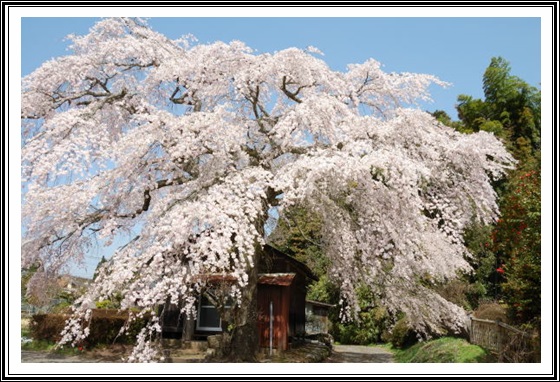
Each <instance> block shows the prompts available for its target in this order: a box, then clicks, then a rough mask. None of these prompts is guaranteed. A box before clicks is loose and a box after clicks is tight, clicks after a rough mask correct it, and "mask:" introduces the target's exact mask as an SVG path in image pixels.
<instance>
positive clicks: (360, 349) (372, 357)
mask: <svg viewBox="0 0 560 382" xmlns="http://www.w3.org/2000/svg"><path fill="white" fill-rule="evenodd" d="M325 362H328V363H366V362H371V363H390V362H395V361H394V359H393V354H392V353H391V352H389V351H388V350H385V349H383V348H381V347H376V346H373V347H372V346H359V345H334V346H333V352H332V354H331V356H330V357H329V358H327V359H326V360H325Z"/></svg>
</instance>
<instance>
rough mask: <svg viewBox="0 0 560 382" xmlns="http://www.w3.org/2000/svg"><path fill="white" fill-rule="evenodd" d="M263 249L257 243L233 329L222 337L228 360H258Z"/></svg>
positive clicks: (224, 355) (236, 311) (236, 310)
mask: <svg viewBox="0 0 560 382" xmlns="http://www.w3.org/2000/svg"><path fill="white" fill-rule="evenodd" d="M262 253H263V250H262V248H261V246H260V245H257V249H256V251H255V258H254V266H253V267H252V268H251V269H249V270H248V276H249V282H248V285H247V287H246V288H244V289H243V290H242V297H241V303H240V304H239V305H238V306H236V307H234V308H233V311H232V312H231V316H230V318H231V319H233V323H232V324H233V325H232V326H233V327H232V329H231V331H229V330H228V331H226V333H224V336H223V338H222V341H223V343H222V344H223V346H222V354H223V359H224V360H226V361H228V362H256V361H257V353H258V351H259V331H258V307H257V284H258V269H259V262H260V259H261V257H262Z"/></svg>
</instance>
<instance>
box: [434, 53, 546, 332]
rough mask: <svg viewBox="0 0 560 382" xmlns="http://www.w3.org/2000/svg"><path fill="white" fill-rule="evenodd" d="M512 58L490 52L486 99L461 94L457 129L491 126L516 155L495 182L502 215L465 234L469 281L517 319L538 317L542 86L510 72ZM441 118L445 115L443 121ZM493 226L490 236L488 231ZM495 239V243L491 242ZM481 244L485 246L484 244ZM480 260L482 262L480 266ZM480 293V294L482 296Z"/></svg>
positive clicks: (475, 128)
mask: <svg viewBox="0 0 560 382" xmlns="http://www.w3.org/2000/svg"><path fill="white" fill-rule="evenodd" d="M510 71H511V68H510V65H509V63H508V62H507V61H506V60H505V59H503V58H501V57H494V58H492V60H491V62H490V65H489V66H488V68H487V69H486V71H485V73H484V77H483V88H484V95H485V99H484V100H480V99H473V98H472V97H470V96H466V95H461V96H459V98H458V105H457V110H458V112H459V118H460V119H461V121H460V124H456V123H454V122H452V121H446V122H444V123H446V124H448V125H449V126H453V127H454V128H456V129H457V130H458V131H462V132H467V133H470V132H475V131H487V132H490V133H493V134H494V135H495V136H497V137H499V138H500V139H501V140H502V141H504V143H505V144H506V146H507V147H508V150H509V151H510V152H511V153H512V154H513V155H514V156H515V157H516V159H518V163H517V167H518V169H517V170H516V171H513V172H512V173H511V174H510V176H509V179H507V180H501V181H500V182H497V183H495V184H494V186H495V188H496V191H497V192H498V194H499V195H500V207H501V210H502V218H501V219H500V220H499V221H498V224H497V225H496V226H495V227H494V226H488V227H481V226H479V225H476V224H475V225H474V226H473V230H470V231H469V230H467V231H466V234H465V241H466V245H467V246H468V247H469V249H470V250H471V252H473V253H474V257H473V260H474V263H473V265H474V268H475V269H476V270H477V272H476V273H475V274H474V276H470V280H469V281H470V282H471V285H470V286H471V287H472V286H476V285H478V286H480V287H482V288H480V289H479V288H476V289H479V290H480V292H481V293H482V292H484V293H486V295H487V296H490V297H494V298H503V299H504V300H505V301H506V302H507V303H508V306H509V310H510V315H511V318H512V320H513V321H514V322H517V323H526V322H533V323H535V322H537V323H538V322H539V320H540V284H541V283H540V208H541V202H540V129H541V126H540V115H541V111H540V91H538V90H537V89H536V88H534V87H532V86H530V85H529V84H527V83H526V82H525V81H523V80H521V79H520V78H518V77H515V76H512V75H511V74H510ZM442 122H443V121H442ZM490 230H491V231H493V232H492V235H491V237H490V238H489V236H488V232H489V231H490ZM490 244H491V245H490ZM482 245H483V246H482ZM477 263H478V264H479V266H477ZM480 297H482V295H481V296H480Z"/></svg>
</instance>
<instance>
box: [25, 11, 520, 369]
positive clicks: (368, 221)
mask: <svg viewBox="0 0 560 382" xmlns="http://www.w3.org/2000/svg"><path fill="white" fill-rule="evenodd" d="M70 38H71V41H72V45H71V47H70V48H71V54H70V55H68V56H64V57H60V58H56V59H53V60H51V61H48V62H46V63H44V64H43V65H42V66H41V67H40V68H38V69H37V70H36V71H34V72H33V73H31V74H30V75H28V76H26V77H25V78H23V80H22V89H23V90H22V99H21V100H22V109H21V118H22V136H23V148H22V174H23V182H24V184H25V186H26V190H25V194H24V201H23V208H22V215H23V216H22V219H23V224H24V232H25V236H24V238H23V242H22V266H24V267H28V266H31V265H33V264H40V271H39V272H37V274H36V275H35V277H34V279H33V280H31V282H30V291H33V290H35V291H39V290H40V289H41V285H42V281H44V280H45V278H48V277H49V275H53V274H56V273H57V272H59V271H61V270H62V269H64V268H65V267H67V266H68V264H69V262H70V261H76V260H78V261H79V260H80V259H83V256H84V254H85V253H87V252H88V250H89V249H90V248H91V246H92V245H95V244H96V243H103V244H107V245H108V244H110V243H111V242H112V241H114V240H117V239H118V238H119V237H121V238H122V237H126V236H127V235H129V237H130V238H131V240H130V241H129V242H128V243H127V244H126V245H124V246H123V247H121V248H120V249H119V250H117V251H116V252H115V253H114V254H113V256H112V258H111V260H110V261H108V262H107V263H105V265H104V267H103V268H102V269H101V271H100V273H99V276H98V277H97V279H96V282H95V283H94V284H93V285H92V287H91V288H90V289H89V291H88V292H87V293H86V294H85V295H84V296H83V297H82V298H81V299H80V300H79V302H78V304H77V305H76V308H75V311H76V315H75V317H74V318H73V319H71V320H70V321H69V323H68V325H67V327H66V329H65V332H64V338H63V341H65V342H72V341H74V342H78V341H80V340H83V338H84V336H85V335H87V331H84V330H83V328H84V327H85V326H84V325H83V322H87V321H88V315H89V314H91V313H90V309H91V308H92V307H94V305H95V302H96V301H99V300H102V299H104V298H107V297H108V296H110V295H111V294H113V293H115V292H117V291H118V292H122V294H123V295H124V299H123V301H122V306H121V307H122V309H127V308H136V310H137V311H138V310H139V313H137V314H136V315H137V316H142V315H145V314H149V315H150V314H151V315H152V316H153V318H152V319H150V320H148V324H147V326H146V328H145V329H144V330H143V331H142V332H141V333H140V335H139V337H138V342H137V346H136V348H135V350H134V352H133V354H132V355H131V356H130V358H129V360H130V361H138V362H147V361H157V360H158V359H159V358H158V357H160V354H158V352H157V347H154V340H155V339H156V338H157V337H158V334H159V332H160V331H161V328H160V326H159V323H158V322H159V321H158V319H157V315H156V312H157V309H156V307H157V306H159V305H161V304H164V303H165V302H166V301H168V300H169V301H171V302H179V301H181V302H182V303H183V311H184V312H187V313H193V312H194V311H195V306H194V304H195V298H196V296H198V295H199V293H201V291H203V290H204V289H205V288H206V287H207V286H208V280H207V278H206V277H205V276H206V275H210V274H221V275H228V277H231V278H232V279H233V280H234V281H233V282H232V283H231V285H229V289H228V294H229V297H230V298H233V301H235V302H237V304H238V306H239V307H240V309H241V308H243V307H244V306H245V305H244V304H246V303H247V301H249V299H251V298H252V296H254V294H251V292H250V291H253V290H254V287H255V284H256V281H255V280H256V278H255V277H254V276H255V274H256V264H258V261H259V256H260V253H261V249H262V245H263V244H264V243H265V240H266V235H267V232H266V230H265V229H264V227H265V223H266V222H267V219H268V218H269V211H270V210H271V208H275V209H277V211H278V212H279V214H280V216H281V215H282V212H283V211H284V210H285V209H286V208H289V206H291V205H293V204H296V203H297V204H301V203H303V204H304V205H305V206H307V208H309V209H310V210H312V211H314V212H316V213H318V214H319V216H321V217H322V218H323V221H324V222H325V224H324V228H323V230H324V232H322V237H323V238H324V239H325V240H324V251H325V254H326V255H327V256H328V257H329V259H330V260H331V262H332V269H331V270H330V274H331V275H332V278H333V280H335V281H336V282H338V283H339V285H340V287H341V291H342V296H343V305H344V309H343V311H342V314H343V315H345V317H347V318H349V319H352V318H354V317H356V316H357V313H358V310H359V307H358V304H357V300H356V297H355V289H354V288H355V287H356V286H357V284H358V283H359V282H363V283H365V284H367V285H370V286H371V288H372V290H373V291H375V292H376V293H377V294H378V295H379V296H380V298H381V300H382V301H383V302H384V304H386V306H387V307H388V309H389V311H391V312H403V313H406V314H407V317H409V318H410V321H411V325H412V326H413V327H414V328H415V329H416V330H417V331H418V332H419V333H423V334H425V335H426V336H428V335H430V334H433V333H440V332H443V331H444V330H449V329H451V330H456V331H460V330H462V329H463V328H464V325H465V323H464V319H465V317H466V315H465V312H464V311H462V309H461V308H459V307H457V306H455V305H453V304H452V303H450V302H448V301H446V300H444V299H443V298H441V297H440V296H439V295H437V294H436V293H435V292H433V291H432V290H431V289H430V288H428V287H427V286H426V284H425V283H426V282H436V281H442V280H446V279H451V278H453V277H455V275H456V274H457V272H458V271H468V270H469V265H468V263H467V261H466V260H465V259H466V258H467V257H468V256H469V253H468V251H467V249H466V248H465V246H464V244H463V241H462V232H463V230H464V229H465V228H466V227H467V226H468V225H469V224H471V223H472V222H474V221H479V222H483V223H490V222H493V221H494V220H495V219H497V217H498V214H499V211H498V207H497V205H496V195H495V192H494V191H493V189H492V186H491V181H492V180H495V179H498V178H500V177H501V176H503V175H504V171H506V170H507V169H508V168H511V167H512V166H513V159H512V158H511V156H510V155H509V154H508V153H507V152H506V150H505V148H504V146H503V145H502V144H501V143H500V142H499V140H498V139H497V138H496V137H494V136H493V135H492V134H488V133H484V132H480V133H476V134H471V135H463V134H460V133H458V132H456V131H454V130H452V129H450V128H448V127H446V126H443V125H442V124H440V123H438V122H437V121H436V120H435V119H434V118H433V117H432V116H431V115H429V114H428V113H426V112H423V111H421V110H419V109H418V108H417V107H416V106H415V104H416V102H418V101H419V100H427V99H429V92H428V90H429V86H430V85H431V84H436V85H441V86H446V85H447V84H446V83H445V82H443V81H440V80H439V79H437V78H436V77H434V76H431V75H424V74H412V73H385V72H383V71H382V70H381V64H380V63H379V62H377V61H375V60H373V59H371V60H368V61H366V62H365V63H362V64H356V65H349V66H348V69H347V71H345V72H338V71H334V70H331V69H329V67H328V65H327V64H326V63H325V62H324V61H322V60H321V59H320V58H318V57H317V56H318V55H320V54H321V53H320V51H319V50H318V49H317V48H314V47H310V48H308V49H307V50H305V49H297V48H289V49H286V50H282V51H279V52H275V53H263V54H255V53H254V52H253V51H252V50H251V49H250V48H249V47H247V46H246V45H245V44H243V43H242V42H239V41H232V42H230V43H224V42H215V43H211V44H196V43H194V42H193V38H191V37H186V38H184V39H179V40H175V41H174V40H170V39H168V38H166V37H165V36H163V35H161V34H159V33H157V32H156V31H153V30H152V29H150V27H149V26H148V25H147V23H146V22H145V21H143V20H138V19H125V18H109V19H104V20H102V21H101V22H99V23H98V24H96V25H95V26H94V27H93V28H92V29H91V30H90V33H89V34H87V35H85V36H70ZM247 306H248V305H247ZM241 311H242V309H241V310H240V312H241ZM245 313H246V314H241V313H240V316H239V317H240V318H238V321H237V322H236V325H239V326H243V325H248V324H250V318H249V316H250V315H249V314H248V313H247V312H245ZM86 326H87V325H86ZM123 330H126V328H124V329H123Z"/></svg>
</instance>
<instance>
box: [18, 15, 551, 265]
mask: <svg viewBox="0 0 560 382" xmlns="http://www.w3.org/2000/svg"><path fill="white" fill-rule="evenodd" d="M97 20H99V18H86V17H22V18H21V74H22V76H24V75H26V74H29V73H31V72H32V71H33V70H35V69H36V68H38V67H39V66H40V65H41V64H42V63H43V62H45V61H47V60H49V59H51V58H53V57H58V56H61V55H65V54H69V53H70V52H69V51H68V50H67V46H68V41H65V37H66V36H67V35H68V34H71V33H72V34H86V33H87V32H88V30H89V28H90V27H91V26H93V25H94V23H95V22H96V21H97ZM149 25H150V26H152V28H153V29H154V30H156V31H158V32H161V33H163V34H165V35H166V36H168V37H170V38H178V37H180V36H182V35H185V34H192V35H194V36H195V37H196V38H197V39H198V40H199V42H200V43H209V42H214V41H217V40H221V41H226V42H229V41H232V40H240V41H243V42H245V43H246V44H247V45H248V46H250V47H251V48H253V49H254V50H256V51H257V52H259V53H263V52H274V51H277V50H281V49H285V48H288V47H292V46H295V47H300V48H305V47H307V46H309V45H313V46H315V47H317V48H319V49H320V50H322V51H323V53H324V54H325V55H324V56H323V59H324V60H325V61H326V62H327V64H328V65H329V66H330V67H331V68H332V69H335V70H341V71H343V70H345V69H346V65H348V64H351V63H361V62H364V61H365V60H367V59H369V58H374V59H376V60H378V61H380V62H381V63H382V64H383V65H384V70H385V71H388V72H404V71H406V72H417V73H428V74H433V75H436V76H438V77H439V78H440V79H442V80H444V81H447V82H451V83H452V84H453V85H452V86H451V87H450V88H447V89H442V88H439V87H435V86H434V87H432V89H431V90H432V98H433V99H434V102H433V103H430V104H423V108H424V109H425V110H428V111H434V110H437V109H440V110H445V111H446V112H447V113H448V114H449V115H450V116H451V117H452V118H453V119H456V117H457V114H456V111H455V107H454V105H455V103H456V100H457V96H458V95H459V94H468V95H472V96H474V97H478V98H480V97H483V92H482V75H483V73H484V70H485V69H486V67H487V66H488V64H489V62H490V59H491V58H492V57H493V56H502V57H504V58H505V59H506V60H508V61H509V62H510V64H511V68H512V74H514V75H517V76H519V77H520V78H522V79H523V80H525V81H526V82H528V83H529V84H531V85H533V86H537V87H540V82H541V19H540V18H538V17H485V18H480V17H437V18H436V17H406V18H404V17H298V18H273V17H188V18H187V17H183V18H170V17H157V18H151V19H149ZM94 252H95V253H91V254H89V255H87V257H86V262H87V268H86V269H85V270H77V269H76V270H75V272H74V273H76V274H78V275H82V276H91V274H92V273H93V271H94V269H95V266H96V264H97V262H98V261H99V258H100V257H101V255H102V254H105V256H110V254H109V253H107V252H106V251H103V250H96V251H94Z"/></svg>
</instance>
